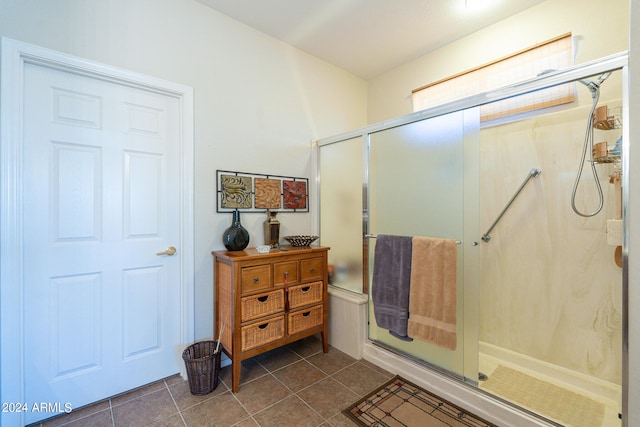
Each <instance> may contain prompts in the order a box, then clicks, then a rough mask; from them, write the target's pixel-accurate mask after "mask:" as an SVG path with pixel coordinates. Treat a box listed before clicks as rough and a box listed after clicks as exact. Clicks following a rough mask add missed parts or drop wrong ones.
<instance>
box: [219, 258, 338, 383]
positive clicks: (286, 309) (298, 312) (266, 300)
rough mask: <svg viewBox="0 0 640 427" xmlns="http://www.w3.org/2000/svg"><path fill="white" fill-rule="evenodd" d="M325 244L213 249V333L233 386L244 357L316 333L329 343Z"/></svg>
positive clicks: (327, 347) (238, 379) (246, 357)
mask: <svg viewBox="0 0 640 427" xmlns="http://www.w3.org/2000/svg"><path fill="white" fill-rule="evenodd" d="M328 250H329V248H328V247H321V246H305V247H293V246H281V247H280V248H274V249H271V250H270V251H269V253H258V251H257V250H256V249H255V248H251V249H246V250H244V251H214V252H212V255H213V258H214V287H215V327H216V329H214V331H215V333H218V334H219V339H220V342H221V344H222V349H223V351H224V353H225V354H226V355H227V356H228V357H229V358H230V359H231V363H232V376H231V382H232V391H233V392H234V393H235V392H237V391H238V389H239V388H240V367H241V363H242V361H243V360H245V359H248V358H250V357H254V356H256V355H258V354H261V353H264V352H267V351H269V350H273V349H275V348H278V347H281V346H283V345H286V344H289V343H291V342H294V341H297V340H299V339H302V338H305V337H308V336H311V335H314V334H316V333H318V332H319V333H320V334H321V337H322V349H323V351H324V352H325V353H326V352H327V351H328V349H329V346H328V320H327V318H328V291H327V284H328V275H327V253H328Z"/></svg>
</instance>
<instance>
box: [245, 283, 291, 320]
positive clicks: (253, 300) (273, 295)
mask: <svg viewBox="0 0 640 427" xmlns="http://www.w3.org/2000/svg"><path fill="white" fill-rule="evenodd" d="M280 311H284V290H283V289H280V290H277V291H273V292H267V293H264V294H259V295H253V296H250V297H244V298H242V308H241V319H242V322H246V321H247V320H253V319H257V318H259V317H264V316H268V315H269V314H275V313H278V312H280Z"/></svg>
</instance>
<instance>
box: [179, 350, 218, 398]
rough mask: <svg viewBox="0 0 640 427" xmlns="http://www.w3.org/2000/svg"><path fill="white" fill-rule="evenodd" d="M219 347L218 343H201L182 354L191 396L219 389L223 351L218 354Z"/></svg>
mask: <svg viewBox="0 0 640 427" xmlns="http://www.w3.org/2000/svg"><path fill="white" fill-rule="evenodd" d="M217 346H218V341H200V342H196V343H194V344H191V345H190V346H189V347H187V348H185V349H184V351H183V352H182V359H183V360H184V363H185V366H186V367H187V377H188V378H189V389H190V390H191V394H195V395H203V394H208V393H211V392H212V391H213V390H215V389H216V387H218V374H219V372H220V356H221V353H222V351H221V350H220V349H218V352H217V353H216V347H217Z"/></svg>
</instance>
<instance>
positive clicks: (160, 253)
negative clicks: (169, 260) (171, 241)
mask: <svg viewBox="0 0 640 427" xmlns="http://www.w3.org/2000/svg"><path fill="white" fill-rule="evenodd" d="M175 253H176V248H175V247H173V246H169V247H168V248H167V250H166V251H162V252H158V253H157V254H156V255H158V256H160V255H169V256H171V255H173V254H175Z"/></svg>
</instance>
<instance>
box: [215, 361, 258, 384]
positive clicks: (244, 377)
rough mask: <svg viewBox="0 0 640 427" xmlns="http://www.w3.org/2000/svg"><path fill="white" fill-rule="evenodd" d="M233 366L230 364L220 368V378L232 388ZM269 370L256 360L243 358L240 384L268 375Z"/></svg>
mask: <svg viewBox="0 0 640 427" xmlns="http://www.w3.org/2000/svg"><path fill="white" fill-rule="evenodd" d="M231 366H232V365H228V366H225V367H224V368H222V369H220V376H219V378H220V379H221V380H222V381H223V382H224V383H225V384H226V385H227V387H229V389H231ZM268 373H269V372H268V371H267V370H266V369H265V368H263V367H262V365H260V364H259V363H258V362H257V361H256V360H254V359H247V360H243V361H242V363H241V368H240V384H245V383H248V382H249V381H253V380H255V379H256V378H260V377H262V376H264V375H267V374H268Z"/></svg>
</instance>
